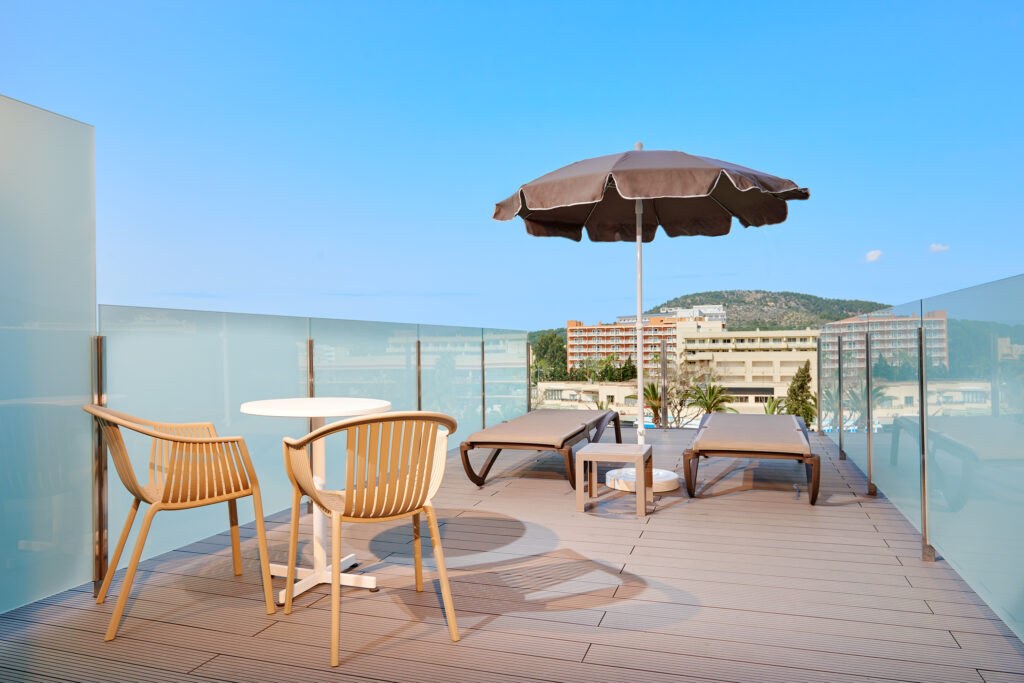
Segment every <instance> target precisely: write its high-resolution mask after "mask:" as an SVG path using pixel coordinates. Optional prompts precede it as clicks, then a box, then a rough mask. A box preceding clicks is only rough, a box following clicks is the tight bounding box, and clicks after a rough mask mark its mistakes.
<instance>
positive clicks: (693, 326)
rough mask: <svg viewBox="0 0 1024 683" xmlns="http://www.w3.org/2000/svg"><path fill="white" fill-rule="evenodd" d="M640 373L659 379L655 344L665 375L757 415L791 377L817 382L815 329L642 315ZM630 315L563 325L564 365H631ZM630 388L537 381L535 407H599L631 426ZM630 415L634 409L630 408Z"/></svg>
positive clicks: (710, 312) (667, 312) (680, 313)
mask: <svg viewBox="0 0 1024 683" xmlns="http://www.w3.org/2000/svg"><path fill="white" fill-rule="evenodd" d="M643 322H644V354H643V355H644V372H645V373H647V376H648V377H650V378H651V379H652V381H658V378H659V377H660V368H661V362H660V360H661V359H660V354H661V351H662V343H663V342H664V349H665V353H666V361H667V363H668V364H669V375H670V376H671V375H672V374H673V372H675V369H676V368H679V369H680V370H681V371H683V372H686V373H687V374H689V375H691V376H693V375H700V374H703V373H709V374H711V375H712V376H714V377H716V378H717V381H718V382H719V383H720V384H722V386H723V387H725V389H726V391H727V392H728V393H729V394H730V395H731V396H732V397H733V400H734V403H733V407H735V408H736V409H737V410H739V411H740V412H746V413H762V412H764V403H766V402H767V401H768V399H769V398H771V397H773V396H774V397H781V396H785V395H786V391H787V390H788V388H789V384H790V382H791V381H792V380H793V376H794V375H795V374H796V371H797V370H798V369H799V368H800V367H801V366H803V365H804V364H805V363H808V362H809V363H810V365H811V377H812V391H814V390H815V389H814V387H816V384H815V378H816V377H817V342H818V330H816V329H810V328H808V329H805V330H754V331H736V332H731V331H729V330H728V329H727V328H726V315H725V309H724V307H723V306H719V305H716V306H700V307H694V308H692V309H661V311H659V313H658V314H651V315H648V316H644V319H643ZM635 323H636V317H635V316H622V317H620V318H618V319H617V320H616V322H614V323H608V324H605V323H598V324H597V325H584V324H583V323H581V322H579V321H575V320H570V321H568V322H567V323H566V333H567V334H566V336H567V338H568V344H567V355H568V365H569V368H570V369H572V368H574V367H578V366H579V365H580V363H582V362H583V360H585V359H587V358H595V359H603V358H605V357H607V356H612V357H614V358H615V359H616V361H618V362H620V363H621V362H624V361H625V360H626V359H627V358H628V359H632V360H633V362H636V329H635ZM627 393H628V394H631V395H635V393H636V389H635V387H633V388H629V386H628V385H627V386H622V385H619V384H617V383H607V384H604V383H594V384H588V385H583V384H581V383H578V382H543V383H542V386H541V387H539V391H538V396H537V401H538V405H539V406H546V407H552V408H553V407H569V406H571V405H573V404H578V405H579V407H593V404H597V403H600V404H603V405H607V406H608V407H610V408H614V409H616V410H620V409H622V416H623V418H624V419H626V420H629V421H632V420H633V418H634V416H633V415H632V414H631V411H630V410H628V408H629V407H630V406H635V399H629V400H628V401H627V400H626V399H625V396H626V395H627ZM634 410H635V408H634Z"/></svg>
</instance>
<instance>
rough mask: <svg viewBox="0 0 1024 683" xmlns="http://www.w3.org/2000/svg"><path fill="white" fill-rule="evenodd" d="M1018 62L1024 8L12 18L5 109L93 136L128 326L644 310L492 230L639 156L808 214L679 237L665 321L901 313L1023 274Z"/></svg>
mask: <svg viewBox="0 0 1024 683" xmlns="http://www.w3.org/2000/svg"><path fill="white" fill-rule="evenodd" d="M1022 67H1024V5H1022V4H1021V3H1020V2H1006V3H984V2H981V3H978V2H975V3H949V4H943V3H916V4H915V3H888V2H886V3H877V4H876V3H860V2H857V3H854V2H845V3H815V2H809V3H792V2H790V3H754V2H740V3H681V2H672V3H665V4H655V3H638V2H625V3H614V4H603V3H596V2H581V3H578V4H569V3H526V2H516V3H489V2H483V3H479V2H465V3H415V4H414V3H389V4H385V3H340V2H329V3H322V4H314V3H284V2H280V3H265V2H251V1H249V2H197V3H190V2H163V3H159V2H148V1H147V2H132V3H116V2H78V3H51V2H41V1H38V0H33V1H31V2H11V1H9V0H0V93H3V94H5V95H7V96H9V97H14V98H16V99H19V100H23V101H26V102H29V103H31V104H34V105H37V106H40V107H43V108H46V109H50V110H53V111H56V112H59V113H61V114H64V115H67V116H70V117H72V118H76V119H79V120H82V121H85V122H87V123H90V124H93V125H94V126H95V127H96V221H97V252H98V264H97V265H98V296H99V300H100V303H115V304H131V305H149V306H171V307H183V308H202V309H211V310H232V311H246V312H264V313H281V314H291V315H315V316H328V317H340V318H359V319H371V320H397V321H410V322H428V323H449V324H461V325H484V326H492V327H510V328H519V329H536V328H541V327H552V326H559V325H563V324H564V322H565V320H566V319H567V318H574V319H577V318H578V319H582V320H585V321H588V322H595V321H597V320H606V321H607V320H610V319H611V318H613V317H614V316H615V315H617V314H625V313H629V312H630V311H631V310H633V307H634V299H633V297H634V294H633V287H634V269H633V266H634V258H633V251H632V250H633V246H632V245H631V244H607V243H597V244H595V243H589V242H583V243H580V244H577V243H574V242H570V241H568V240H561V239H554V238H547V239H541V238H535V237H530V236H528V235H527V234H526V232H525V230H524V228H523V225H522V222H521V221H519V220H516V221H515V222H512V223H498V222H495V221H493V220H491V213H492V211H493V205H494V202H496V201H499V200H501V199H504V198H505V197H506V196H508V195H509V194H511V193H512V192H513V191H515V189H516V188H517V187H518V186H519V185H520V184H521V183H523V182H526V181H529V180H531V179H533V178H535V177H537V176H539V175H542V174H543V173H546V172H548V171H550V170H553V169H555V168H557V167H559V166H562V165H564V164H567V163H570V162H573V161H576V160H578V159H582V158H586V157H592V156H598V155H602V154H609V153H613V152H618V151H622V150H626V149H629V148H631V147H632V146H633V143H634V142H635V141H638V140H641V141H643V142H644V143H645V146H646V147H647V148H648V149H679V150H683V151H686V152H690V153H694V154H701V155H705V156H712V157H717V158H721V159H726V160H729V161H732V162H735V163H739V164H743V165H747V166H751V167H754V168H757V169H760V170H763V171H766V172H769V173H773V174H776V175H781V176H784V177H788V178H792V179H794V180H796V181H797V182H798V183H800V184H801V185H805V186H807V187H809V188H810V189H811V194H812V196H811V199H810V200H809V201H807V202H794V203H791V208H790V219H789V220H788V221H787V222H786V223H784V224H782V225H778V226H773V227H769V228H761V229H749V230H743V229H742V228H741V227H739V226H734V229H733V232H732V233H731V234H730V235H728V236H726V237H719V238H677V239H669V238H666V237H665V235H664V234H663V233H662V234H660V235H659V237H658V238H657V239H656V240H655V241H654V242H653V243H652V244H651V245H649V247H648V248H647V249H646V250H645V274H646V278H645V297H644V298H645V303H646V304H647V305H654V304H657V303H660V302H662V301H664V300H666V299H669V298H671V297H673V296H676V295H678V294H684V293H690V292H697V291H705V290H713V289H731V288H751V289H753V288H757V289H775V290H780V289H785V290H793V291H799V292H807V293H812V294H818V295H823V296H834V297H850V298H863V299H871V300H877V301H883V302H886V303H900V302H903V301H907V300H910V299H914V298H918V297H920V296H922V295H925V296H927V295H932V294H938V293H942V292H946V291H949V290H953V289H958V288H961V287H965V286H969V285H973V284H979V283H982V282H987V281H990V280H993V279H997V278H1000V277H1005V276H1009V275H1015V274H1018V273H1021V272H1022V271H1024V258H1022V247H1024V237H1022V229H1024V213H1022V211H1021V207H1020V199H1021V188H1022V187H1024V165H1022V164H1021V163H1020V159H1021V158H1022V157H1024V123H1022V122H1024V85H1022V83H1024V76H1022ZM933 244H935V245H941V247H935V249H941V248H944V247H948V249H942V250H936V251H933V250H932V247H931V245H933ZM876 251H877V252H880V255H878V257H877V259H876V260H870V259H869V257H868V254H869V252H876Z"/></svg>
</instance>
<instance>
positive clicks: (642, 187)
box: [494, 143, 811, 443]
mask: <svg viewBox="0 0 1024 683" xmlns="http://www.w3.org/2000/svg"><path fill="white" fill-rule="evenodd" d="M810 196H811V193H810V192H809V191H808V190H807V188H803V187H798V186H797V184H796V183H794V182H793V181H792V180H786V179H784V178H778V177H776V176H773V175H769V174H767V173H761V172H760V171H755V170H753V169H750V168H745V167H743V166H737V165H735V164H730V163H728V162H725V161H719V160H717V159H710V158H708V157H699V156H693V155H691V154H686V153H684V152H673V151H667V150H647V151H645V150H644V149H643V145H641V144H640V143H637V144H636V150H635V151H632V152H623V153H621V154H610V155H608V156H603V157H595V158H593V159H585V160H584V161H578V162H576V163H575V164H570V165H569V166H565V167H563V168H560V169H558V170H557V171H552V172H551V173H548V174H547V175H544V176H541V177H540V178H537V179H536V180H533V181H530V182H529V183H526V184H525V185H522V186H520V188H519V189H518V190H517V191H516V193H515V194H513V195H512V196H511V197H509V198H508V199H506V200H505V201H503V202H499V203H498V204H496V205H495V206H494V218H495V219H496V220H500V221H507V220H512V218H514V217H515V216H520V217H522V219H523V222H524V223H526V231H527V232H529V233H530V234H531V235H537V236H539V237H568V238H569V239H572V240H576V241H577V242H578V241H580V239H582V237H583V230H584V228H586V230H587V235H588V236H589V237H590V239H591V240H592V241H594V242H626V241H630V240H636V342H637V355H636V357H637V363H636V367H637V404H638V410H639V415H638V418H637V440H638V441H639V442H640V443H643V441H644V401H643V396H644V372H643V371H644V364H643V305H642V302H643V286H642V283H643V256H642V249H641V246H642V244H643V243H644V242H650V241H651V240H653V239H654V235H655V233H656V232H657V230H658V226H659V225H660V226H662V227H663V228H664V229H665V233H666V234H668V236H669V237H679V236H680V235H712V236H717V235H725V234H728V232H729V228H730V225H731V223H732V219H733V218H734V217H735V218H736V219H737V220H739V222H740V224H741V225H743V227H750V226H752V225H753V226H758V225H771V224H774V223H781V222H782V221H784V220H786V215H787V209H786V201H787V200H789V199H807V198H808V197H810Z"/></svg>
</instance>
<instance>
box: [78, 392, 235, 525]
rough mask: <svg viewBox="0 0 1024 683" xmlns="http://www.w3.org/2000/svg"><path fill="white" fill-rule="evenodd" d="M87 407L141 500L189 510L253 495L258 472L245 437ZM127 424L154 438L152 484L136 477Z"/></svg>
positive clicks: (200, 424)
mask: <svg viewBox="0 0 1024 683" xmlns="http://www.w3.org/2000/svg"><path fill="white" fill-rule="evenodd" d="M83 407H84V408H85V410H86V412H88V413H90V414H92V415H93V416H94V417H96V419H97V422H98V423H99V425H100V429H101V432H102V434H103V440H104V442H105V443H106V445H107V448H108V450H109V452H110V456H111V460H113V461H114V467H115V468H116V469H117V474H118V476H119V477H121V482H122V483H123V484H124V487H125V488H126V489H128V491H129V492H130V493H131V494H132V495H133V496H135V497H136V498H138V499H140V500H142V501H145V502H147V503H156V502H159V503H163V504H164V506H165V507H172V508H175V507H177V508H187V507H197V506H199V505H208V504H210V503H214V502H218V501H221V500H227V499H229V498H237V497H239V496H242V495H247V494H249V493H251V491H252V485H251V481H252V480H254V479H255V474H254V472H253V468H252V463H251V461H250V459H249V453H248V451H247V449H246V447H245V441H243V440H242V439H241V437H220V436H218V435H217V430H216V429H215V428H214V426H213V424H211V423H209V422H191V423H169V422H154V421H152V420H145V419H142V418H138V417H134V416H132V415H127V414H125V413H121V412H118V411H116V410H111V409H109V408H103V407H100V406H94V405H89V406H83ZM122 427H124V428H125V429H129V430H131V431H133V432H136V433H138V434H141V435H143V436H148V437H150V439H151V440H152V442H151V446H150V457H149V480H148V484H147V485H146V486H141V485H140V484H139V481H138V479H137V478H136V476H135V471H134V468H133V467H132V464H131V459H130V457H129V455H128V448H127V446H126V445H125V440H124V438H123V436H122V434H121V428H122Z"/></svg>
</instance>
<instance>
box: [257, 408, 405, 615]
mask: <svg viewBox="0 0 1024 683" xmlns="http://www.w3.org/2000/svg"><path fill="white" fill-rule="evenodd" d="M240 410H241V411H242V412H243V413H245V414H247V415H264V416H267V417H305V418H309V421H310V429H311V430H316V429H319V428H320V427H323V426H324V419H325V418H328V417H354V416H357V415H369V414H372V413H383V412H387V411H388V410H391V404H390V403H389V402H388V401H382V400H380V399H376V398H349V397H341V396H322V397H321V396H318V397H316V398H273V399H268V400H265V401H248V402H246V403H243V404H242V407H241V408H240ZM326 460H327V458H326V451H325V449H324V440H323V439H319V440H317V441H314V442H313V481H314V482H315V483H316V485H317V487H322V486H324V484H325V473H326ZM326 539H327V517H326V516H325V515H324V513H322V512H321V511H320V508H318V507H316V506H315V505H314V506H313V567H312V569H310V568H308V567H296V568H295V575H296V577H297V578H298V579H299V580H298V581H296V582H295V589H294V594H295V595H299V594H301V593H304V592H305V591H307V590H309V589H310V588H312V587H313V586H317V585H319V584H321V583H330V582H331V565H329V564H327V550H326V548H325V546H326ZM355 558H356V556H355V555H347V556H345V557H343V558H342V559H341V563H342V565H344V566H346V567H349V566H351V565H353V564H355V563H356V562H355ZM270 574H271V576H287V575H288V566H287V565H283V564H271V565H270ZM341 584H342V585H343V586H356V587H358V588H369V589H370V590H376V589H377V579H376V577H373V576H367V575H365V574H345V573H342V575H341ZM277 602H278V604H283V603H284V590H281V591H279V592H278V595H277Z"/></svg>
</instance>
